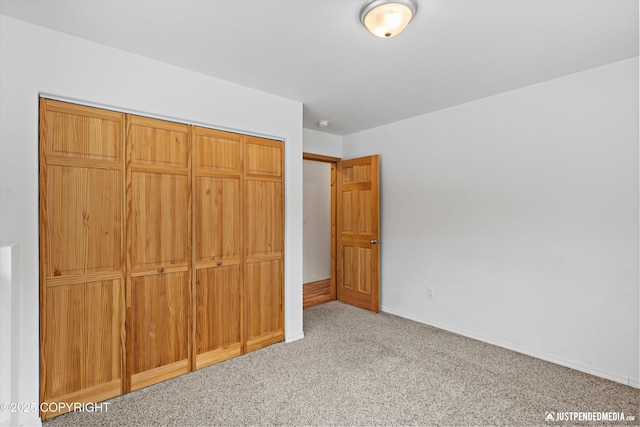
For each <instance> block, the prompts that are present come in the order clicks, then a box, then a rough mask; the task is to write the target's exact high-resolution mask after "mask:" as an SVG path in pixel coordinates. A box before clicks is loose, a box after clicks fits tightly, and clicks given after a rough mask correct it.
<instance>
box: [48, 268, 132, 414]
mask: <svg viewBox="0 0 640 427" xmlns="http://www.w3.org/2000/svg"><path fill="white" fill-rule="evenodd" d="M121 296H122V285H121V281H120V280H112V281H101V282H94V283H81V284H77V285H60V286H48V287H47V290H46V301H47V312H48V313H49V318H48V319H47V321H46V330H45V337H46V339H45V340H44V343H43V352H44V359H45V360H46V365H45V369H43V377H42V381H43V388H44V393H45V396H46V400H47V401H50V402H55V401H58V399H59V398H63V397H65V396H67V395H70V394H73V393H77V392H79V391H82V390H85V389H90V388H93V387H97V386H100V385H105V384H112V383H113V382H114V381H116V382H117V384H118V390H117V391H118V394H119V392H120V390H121V379H122V365H121V354H120V349H121V346H120V332H121V327H122V318H123V317H122V316H123V313H122V312H121V300H120V299H121ZM114 395H115V394H114Z"/></svg>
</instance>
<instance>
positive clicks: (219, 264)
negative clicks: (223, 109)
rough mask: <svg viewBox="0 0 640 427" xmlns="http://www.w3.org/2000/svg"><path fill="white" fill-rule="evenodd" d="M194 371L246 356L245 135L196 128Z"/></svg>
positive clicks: (194, 138) (194, 173)
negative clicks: (244, 248)
mask: <svg viewBox="0 0 640 427" xmlns="http://www.w3.org/2000/svg"><path fill="white" fill-rule="evenodd" d="M193 140H194V158H193V163H192V164H193V165H194V168H193V183H194V184H193V189H194V196H193V199H194V214H193V216H194V220H193V223H194V249H195V251H194V252H195V254H194V266H195V267H194V269H195V280H194V282H195V290H194V294H195V313H194V351H195V361H194V367H195V368H196V369H197V368H201V367H203V366H207V365H210V364H212V363H216V362H220V361H222V360H225V359H228V358H230V357H234V356H238V355H240V354H242V350H243V348H242V346H243V318H242V313H243V309H242V307H243V305H242V301H243V296H242V291H243V290H242V277H243V270H242V268H241V265H242V259H243V255H242V226H243V223H242V174H241V171H242V146H241V141H242V136H241V135H238V134H233V133H229V132H221V131H215V130H211V129H204V128H198V127H196V128H194V130H193Z"/></svg>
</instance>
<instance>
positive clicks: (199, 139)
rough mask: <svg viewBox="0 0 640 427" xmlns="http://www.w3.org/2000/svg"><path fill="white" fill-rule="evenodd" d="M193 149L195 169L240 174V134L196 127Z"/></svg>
mask: <svg viewBox="0 0 640 427" xmlns="http://www.w3.org/2000/svg"><path fill="white" fill-rule="evenodd" d="M194 149H195V159H196V160H195V162H194V167H195V168H196V169H199V170H202V171H210V172H227V173H236V174H240V172H241V161H240V150H241V135H238V134H233V133H229V132H220V131H214V130H211V129H203V128H196V129H195V131H194Z"/></svg>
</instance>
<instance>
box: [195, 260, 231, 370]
mask: <svg viewBox="0 0 640 427" xmlns="http://www.w3.org/2000/svg"><path fill="white" fill-rule="evenodd" d="M196 277H197V279H196V285H197V286H196V300H197V303H196V317H195V320H196V325H197V328H196V330H197V331H196V368H201V367H203V366H207V365H210V364H212V363H216V362H220V361H222V360H226V359H228V358H230V357H235V356H239V355H240V354H241V353H242V335H241V330H240V327H241V324H242V323H241V318H240V316H241V312H242V311H241V309H240V280H239V279H240V264H239V263H234V264H228V265H221V266H216V267H212V268H202V269H199V270H197V272H196Z"/></svg>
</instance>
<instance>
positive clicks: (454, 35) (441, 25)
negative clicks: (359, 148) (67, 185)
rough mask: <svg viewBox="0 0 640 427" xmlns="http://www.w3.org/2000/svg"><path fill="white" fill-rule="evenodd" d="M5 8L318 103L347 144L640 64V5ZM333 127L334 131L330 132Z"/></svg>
mask: <svg viewBox="0 0 640 427" xmlns="http://www.w3.org/2000/svg"><path fill="white" fill-rule="evenodd" d="M364 3H365V0H208V1H207V0H200V1H190V0H165V1H157V0H156V1H150V0H128V1H125V0H102V1H97V0H95V1H87V0H46V1H45V0H35V1H34V0H19V1H18V0H0V13H2V14H4V15H8V16H11V17H14V18H17V19H21V20H24V21H28V22H32V23H35V24H38V25H42V26H45V27H49V28H52V29H54V30H58V31H62V32H65V33H69V34H72V35H75V36H78V37H82V38H85V39H89V40H92V41H95V42H98V43H102V44H105V45H108V46H112V47H115V48H118V49H121V50H125V51H129V52H133V53H137V54H140V55H143V56H146V57H149V58H155V59H158V60H160V61H164V62H167V63H170V64H175V65H178V66H180V67H183V68H187V69H191V70H194V71H198V72H201V73H204V74H208V75H211V76H214V77H218V78H221V79H224V80H227V81H231V82H235V83H238V84H241V85H243V86H248V87H252V88H255V89H259V90H262V91H265V92H269V93H272V94H275V95H279V96H282V97H285V98H290V99H293V100H297V101H301V102H303V103H304V127H306V128H310V129H316V130H322V131H325V132H329V133H334V134H338V135H346V134H350V133H353V132H357V131H360V130H364V129H368V128H372V127H376V126H380V125H383V124H386V123H390V122H394V121H397V120H401V119H404V118H408V117H412V116H416V115H420V114H424V113H428V112H431V111H435V110H439V109H442V108H447V107H450V106H453V105H457V104H461V103H465V102H469V101H472V100H475V99H479V98H483V97H486V96H490V95H494V94H497V93H500V92H505V91H508V90H512V89H516V88H519V87H523V86H527V85H530V84H534V83H537V82H541V81H544V80H548V79H552V78H555V77H560V76H563V75H567V74H571V73H574V72H578V71H582V70H586V69H589V68H592V67H597V66H600V65H604V64H608V63H611V62H615V61H619V60H622V59H626V58H630V57H634V56H637V55H638V0H418V3H419V10H418V14H417V16H416V17H415V19H414V20H413V22H412V23H411V24H410V25H409V27H408V28H407V30H405V32H404V33H402V34H400V35H399V36H397V37H394V38H392V39H386V40H385V39H379V38H377V37H374V36H372V35H371V34H369V33H368V32H367V31H366V30H365V29H364V28H363V27H362V26H361V25H360V22H359V18H358V14H359V10H360V8H361V7H362V5H363V4H364ZM319 120H329V121H330V123H331V124H330V126H329V127H328V128H325V129H321V128H318V127H317V123H318V121H319Z"/></svg>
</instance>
